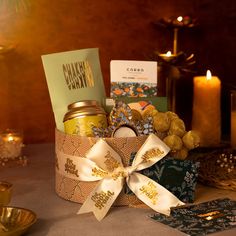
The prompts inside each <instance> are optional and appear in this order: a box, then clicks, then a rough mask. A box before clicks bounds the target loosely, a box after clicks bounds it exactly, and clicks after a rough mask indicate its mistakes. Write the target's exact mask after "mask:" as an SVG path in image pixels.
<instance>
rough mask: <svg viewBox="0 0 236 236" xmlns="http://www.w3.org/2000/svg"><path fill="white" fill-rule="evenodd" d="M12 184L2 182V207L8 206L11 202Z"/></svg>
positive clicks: (0, 200)
mask: <svg viewBox="0 0 236 236" xmlns="http://www.w3.org/2000/svg"><path fill="white" fill-rule="evenodd" d="M11 194H12V184H11V183H8V182H6V181H0V206H6V205H7V204H9V202H10V200H11Z"/></svg>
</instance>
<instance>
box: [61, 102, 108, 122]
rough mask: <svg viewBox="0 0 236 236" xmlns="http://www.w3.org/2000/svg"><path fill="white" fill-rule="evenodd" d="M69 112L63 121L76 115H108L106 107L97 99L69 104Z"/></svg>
mask: <svg viewBox="0 0 236 236" xmlns="http://www.w3.org/2000/svg"><path fill="white" fill-rule="evenodd" d="M68 110H69V111H68V112H67V113H66V114H65V116H64V119H63V122H65V121H66V120H69V119H73V118H75V117H81V116H89V115H106V112H105V111H104V109H103V108H102V107H101V106H100V105H99V102H97V101H95V100H81V101H78V102H74V103H72V104H70V105H68Z"/></svg>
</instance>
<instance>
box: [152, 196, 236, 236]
mask: <svg viewBox="0 0 236 236" xmlns="http://www.w3.org/2000/svg"><path fill="white" fill-rule="evenodd" d="M150 217H151V218H152V219H154V220H156V221H158V222H161V223H163V224H166V225H169V226H171V227H173V228H176V229H178V230H180V231H182V232H184V233H186V234H188V235H192V236H195V235H198V236H199V235H206V234H209V233H214V232H218V231H222V230H227V229H230V228H233V227H236V201H233V200H230V199H228V198H225V199H216V200H213V201H209V202H204V203H200V204H196V205H191V206H183V207H180V208H174V209H172V211H171V215H170V216H165V215H162V214H159V213H155V214H154V215H151V216H150Z"/></svg>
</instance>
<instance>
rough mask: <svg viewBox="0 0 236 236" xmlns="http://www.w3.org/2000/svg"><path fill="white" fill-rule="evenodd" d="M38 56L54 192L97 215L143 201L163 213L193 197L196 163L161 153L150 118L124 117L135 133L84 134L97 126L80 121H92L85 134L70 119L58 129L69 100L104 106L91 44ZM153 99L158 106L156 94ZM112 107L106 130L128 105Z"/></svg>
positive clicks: (162, 146)
mask: <svg viewBox="0 0 236 236" xmlns="http://www.w3.org/2000/svg"><path fill="white" fill-rule="evenodd" d="M42 60H43V65H44V69H45V74H46V78H47V84H48V88H49V93H50V98H51V102H52V108H53V112H54V116H55V123H56V130H55V147H56V177H55V180H56V193H57V194H58V195H59V196H60V197H62V198H64V199H66V200H69V201H73V202H78V203H83V205H82V207H81V208H80V210H79V213H87V212H90V211H92V212H93V213H94V214H95V216H96V218H97V219H98V220H101V219H102V218H103V217H104V216H105V215H106V213H107V212H108V210H109V209H110V207H111V206H112V205H115V206H122V205H138V204H143V203H145V204H146V205H147V206H149V207H151V208H152V209H154V210H155V211H157V212H161V213H163V214H169V211H170V208H171V207H173V206H177V205H182V204H184V203H183V202H182V201H186V202H189V201H192V200H193V198H194V189H195V183H196V177H197V175H196V166H194V165H192V163H188V164H187V168H182V166H181V165H183V166H184V165H186V162H185V164H182V163H184V162H181V161H180V162H178V161H176V163H175V162H174V160H173V159H171V160H170V162H169V161H168V159H166V155H167V153H168V152H169V151H170V148H169V146H167V144H165V143H164V142H162V141H161V139H160V138H158V137H157V136H156V134H153V132H152V131H153V127H150V126H149V125H150V124H149V123H150V119H147V120H145V122H141V123H140V124H139V125H137V124H136V125H135V126H132V128H131V123H132V122H131V123H129V126H128V127H129V129H131V130H132V131H135V132H133V133H135V135H138V136H134V137H123V136H122V137H119V136H118V137H117V136H116V137H110V136H109V138H107V136H106V135H105V136H100V137H88V136H93V135H96V134H95V133H94V130H93V131H92V126H93V128H94V127H95V128H98V130H97V131H99V130H100V128H101V127H97V126H96V125H94V123H93V122H92V121H91V122H85V123H86V124H92V125H91V127H90V128H91V130H90V131H91V133H89V135H87V136H83V135H84V134H80V133H78V132H77V131H78V130H80V129H81V127H80V125H79V124H78V123H76V122H75V125H77V126H76V127H75V129H73V132H70V133H69V134H68V133H67V134H66V133H64V132H63V131H64V126H63V121H64V122H65V121H66V120H65V114H67V112H68V109H69V110H70V108H71V105H72V104H74V103H75V102H78V101H83V100H93V101H96V102H98V103H99V104H100V105H101V106H104V101H105V90H104V84H103V79H102V75H101V69H100V65H99V57H98V50H97V49H85V50H77V51H71V52H63V53H55V54H51V55H50V54H49V55H44V56H42ZM155 100H156V101H157V100H158V106H159V107H160V105H161V102H160V98H155ZM69 104H70V105H69ZM118 105H119V103H118ZM123 105H124V106H123ZM148 105H150V104H149V103H148ZM145 107H146V106H145ZM149 107H153V108H154V106H153V105H152V106H149ZM143 108H144V107H143ZM114 111H116V112H117V114H115V115H114V113H112V114H113V115H112V116H109V117H110V118H111V120H110V123H111V127H108V128H112V129H111V130H110V131H112V132H111V134H117V133H116V132H117V130H116V129H113V128H114V127H115V128H117V126H116V124H117V122H118V120H120V119H121V118H122V119H121V122H120V123H119V122H118V123H119V124H118V127H119V125H121V124H122V121H124V120H125V121H127V120H128V121H131V120H130V118H132V111H131V109H130V108H129V109H128V108H127V105H126V104H122V102H121V106H118V107H115V109H114ZM126 113H127V114H126ZM73 114H74V113H73ZM145 114H146V113H145ZM93 115H94V114H93ZM169 115H170V114H169ZM81 117H82V116H81ZM67 118H68V117H67ZM114 118H115V119H114ZM155 121H156V119H155ZM126 125H127V123H126ZM142 125H143V126H142ZM141 126H142V127H141ZM120 127H122V126H120ZM102 128H105V127H102ZM108 128H107V129H108ZM123 128H124V127H123ZM125 128H126V129H127V127H125ZM138 128H139V129H138ZM140 128H141V129H140ZM146 131H148V133H147V132H146ZM158 131H159V130H158ZM98 133H99V132H98ZM105 133H106V132H105ZM159 133H160V132H159ZM143 134H145V135H143ZM147 134H148V135H147ZM111 136H112V135H111ZM134 155H135V157H134ZM133 157H134V158H133ZM172 161H173V162H172ZM159 165H160V166H159ZM171 166H173V167H171ZM170 167H171V168H170ZM153 168H154V169H153ZM170 170H171V171H170ZM173 170H175V171H174V172H173ZM158 171H159V172H158ZM170 173H171V174H170ZM176 179H178V181H176ZM126 185H127V186H128V188H127V187H126ZM186 186H188V187H189V189H190V191H187V190H186V188H185V187H186ZM127 190H128V191H127ZM179 198H180V199H181V200H182V201H181V200H180V199H179Z"/></svg>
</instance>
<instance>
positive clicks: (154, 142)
mask: <svg viewBox="0 0 236 236" xmlns="http://www.w3.org/2000/svg"><path fill="white" fill-rule="evenodd" d="M169 150H170V149H169V147H168V146H167V145H166V144H165V143H163V142H162V141H161V140H160V139H159V138H158V137H157V136H156V135H154V134H150V135H149V136H148V138H147V139H146V141H145V143H144V144H143V145H142V147H141V148H140V149H139V151H138V152H137V154H136V155H135V158H134V160H133V162H132V165H131V166H128V167H124V166H123V164H122V161H121V158H120V156H119V154H118V153H117V152H115V151H114V150H113V149H112V148H111V147H110V146H109V145H108V144H107V143H106V142H105V141H104V140H103V139H99V141H98V142H97V143H96V144H94V145H93V147H92V148H91V149H90V150H89V152H88V153H87V155H86V158H78V157H76V156H70V155H66V154H62V153H57V157H58V164H59V171H60V172H63V173H62V174H63V175H67V176H69V177H70V178H76V179H78V180H81V181H98V180H99V182H98V184H97V186H96V187H95V188H94V189H93V191H92V192H91V193H90V195H89V196H88V197H87V199H86V200H85V202H84V204H83V205H82V206H81V208H80V210H79V211H78V214H83V213H87V212H93V213H94V215H95V217H96V218H97V219H98V220H99V221H100V220H102V219H103V218H104V217H105V215H106V214H107V212H108V210H109V209H110V207H111V206H112V204H113V203H114V201H115V200H116V198H117V197H118V195H119V194H120V192H121V190H122V188H123V185H124V182H125V181H126V183H127V185H128V186H129V188H130V189H131V190H132V192H133V193H134V194H135V195H136V196H137V197H138V198H139V199H140V200H141V201H142V202H144V203H145V204H146V205H148V206H149V207H151V208H152V209H153V210H155V211H157V212H160V213H163V214H166V215H169V214H170V208H171V207H174V206H177V205H183V204H184V203H183V202H181V201H180V200H179V199H178V198H177V197H175V196H174V195H173V194H172V193H171V192H169V191H168V190H167V189H166V188H164V187H163V186H161V185H160V184H158V183H157V182H155V181H153V180H151V179H150V178H148V177H146V176H144V175H142V174H140V173H138V172H137V171H140V170H143V169H146V168H149V167H150V166H152V165H153V164H155V163H156V162H158V161H159V160H161V159H162V158H163V157H164V156H166V154H167V153H168V152H169ZM68 159H69V160H70V161H73V164H74V165H76V168H74V169H76V171H77V170H78V172H76V173H77V177H75V175H74V173H73V176H72V174H71V173H68V172H66V171H65V165H66V160H68ZM63 167H64V168H63Z"/></svg>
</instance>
